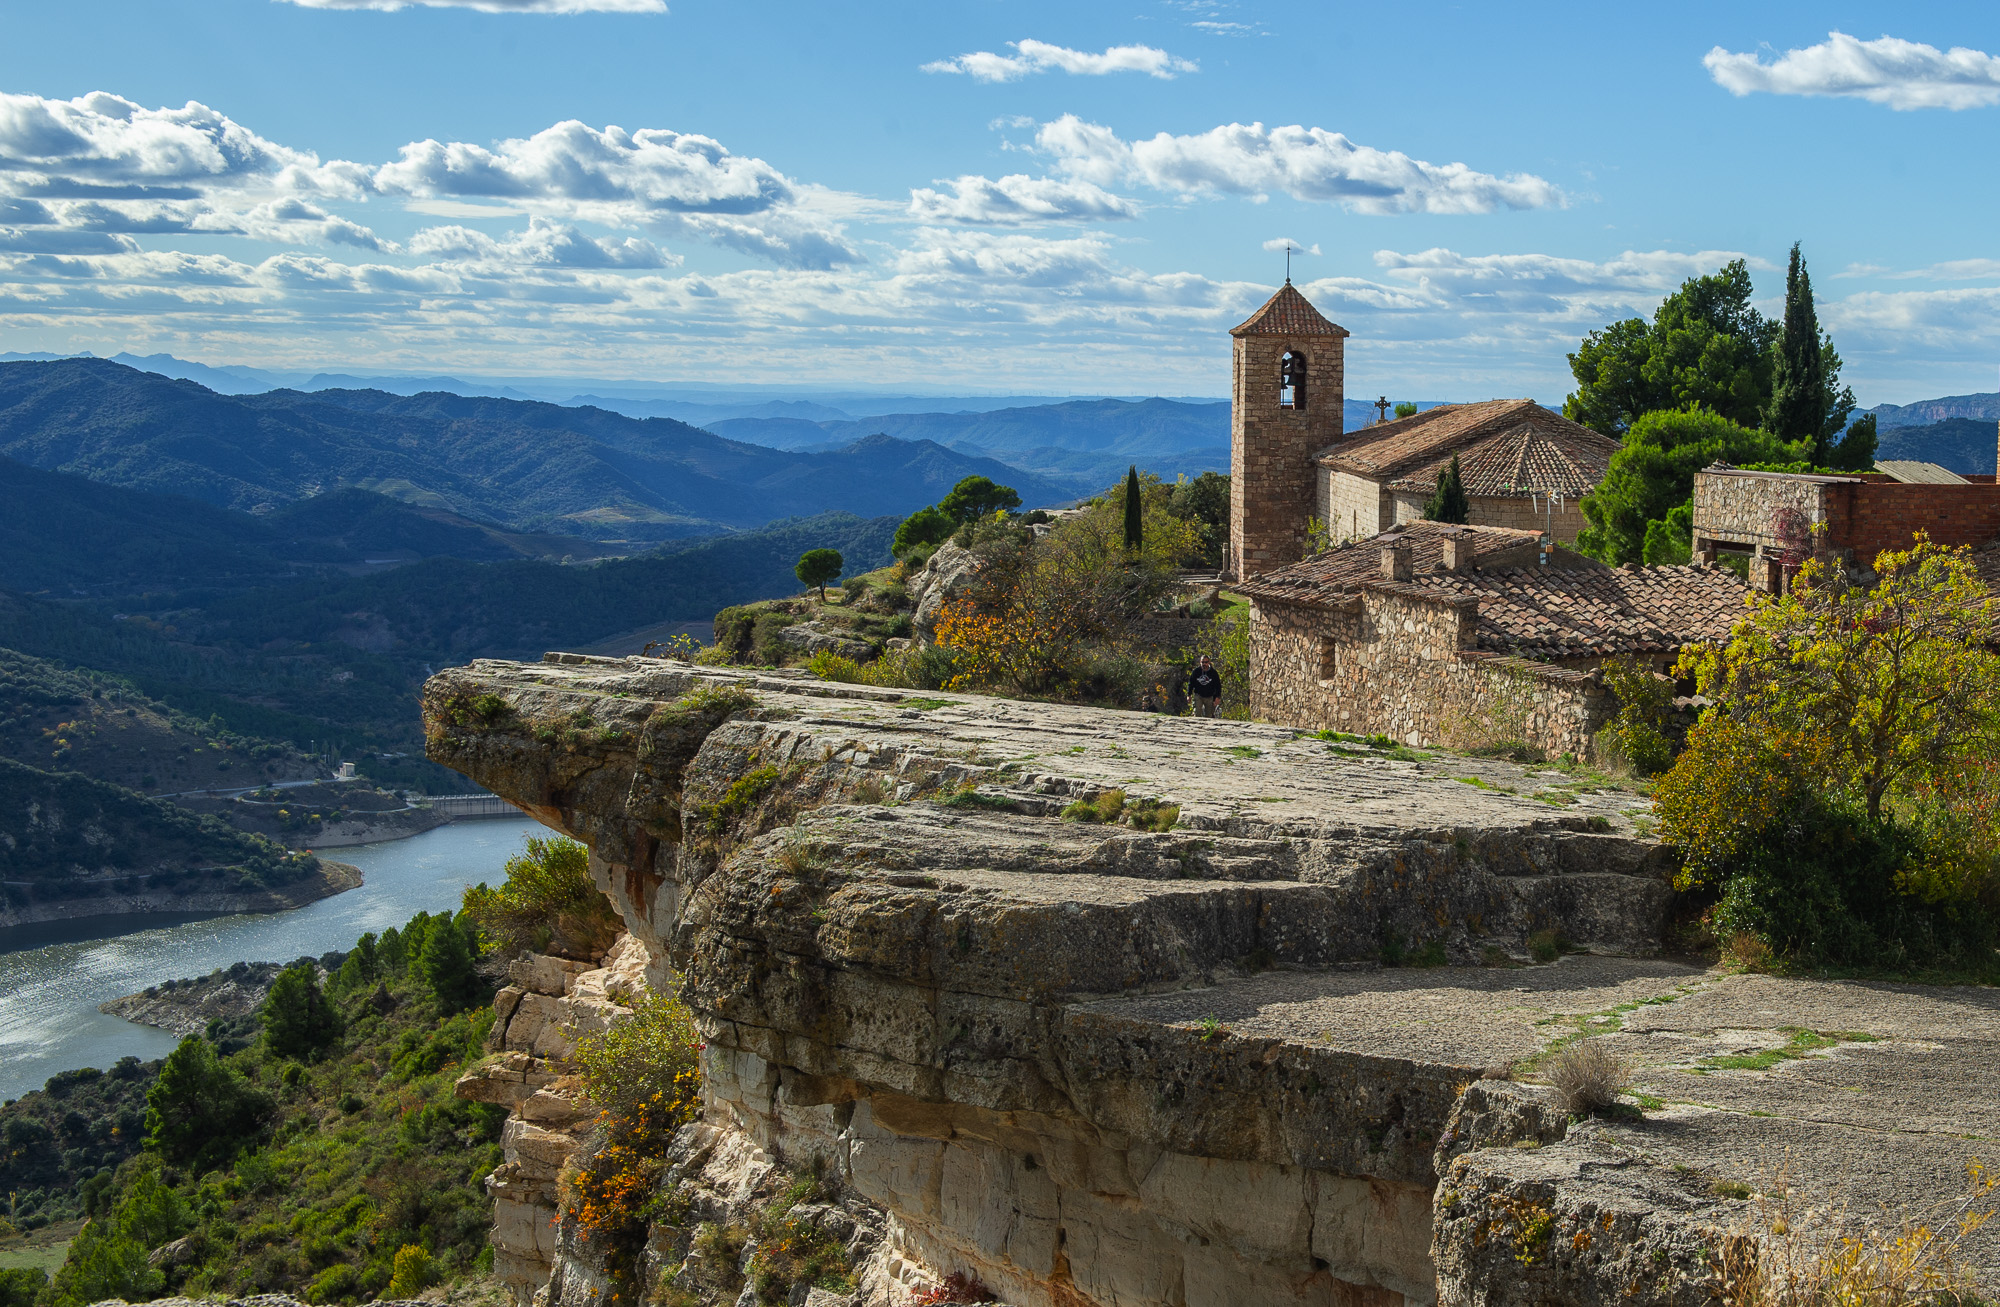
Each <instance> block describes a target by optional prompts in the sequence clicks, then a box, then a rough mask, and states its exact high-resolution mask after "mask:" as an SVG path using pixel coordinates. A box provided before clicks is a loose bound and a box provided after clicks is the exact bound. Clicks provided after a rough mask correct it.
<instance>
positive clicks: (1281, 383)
mask: <svg viewBox="0 0 2000 1307" xmlns="http://www.w3.org/2000/svg"><path fill="white" fill-rule="evenodd" d="M1278 407H1279V408H1289V409H1297V410H1298V411H1300V412H1304V411H1305V407H1306V356H1305V355H1303V354H1301V353H1299V352H1298V351H1297V350H1295V349H1288V350H1286V351H1285V354H1284V357H1283V358H1281V359H1279V360H1278Z"/></svg>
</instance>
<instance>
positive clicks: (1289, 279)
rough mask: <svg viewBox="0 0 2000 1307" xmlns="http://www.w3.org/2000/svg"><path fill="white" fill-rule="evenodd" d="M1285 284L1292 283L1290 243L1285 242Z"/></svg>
mask: <svg viewBox="0 0 2000 1307" xmlns="http://www.w3.org/2000/svg"><path fill="white" fill-rule="evenodd" d="M1285 284H1286V285H1287V286H1289V285H1291V284H1292V243H1291V242H1290V241H1286V242H1285Z"/></svg>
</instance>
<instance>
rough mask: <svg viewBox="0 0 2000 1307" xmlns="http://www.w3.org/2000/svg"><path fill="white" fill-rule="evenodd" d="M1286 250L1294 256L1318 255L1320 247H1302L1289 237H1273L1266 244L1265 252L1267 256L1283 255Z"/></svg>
mask: <svg viewBox="0 0 2000 1307" xmlns="http://www.w3.org/2000/svg"><path fill="white" fill-rule="evenodd" d="M1286 250H1290V251H1291V252H1292V253H1294V254H1318V253H1319V246H1317V245H1301V244H1299V242H1297V241H1295V240H1293V239H1292V238H1291V237H1289V236H1273V237H1272V238H1271V239H1270V240H1267V241H1265V242H1264V252H1265V253H1266V254H1283V253H1284V252H1285V251H1286Z"/></svg>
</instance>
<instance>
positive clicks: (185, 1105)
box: [146, 1035, 275, 1173]
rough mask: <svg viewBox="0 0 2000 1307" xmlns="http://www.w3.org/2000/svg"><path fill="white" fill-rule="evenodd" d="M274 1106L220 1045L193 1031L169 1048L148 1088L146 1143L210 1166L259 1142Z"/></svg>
mask: <svg viewBox="0 0 2000 1307" xmlns="http://www.w3.org/2000/svg"><path fill="white" fill-rule="evenodd" d="M274 1106H275V1105H274V1104H273V1103H272V1102H271V1100H270V1098H269V1097H268V1096H266V1095H265V1094H262V1093H260V1092H258V1091H257V1090H255V1089H252V1088H251V1087H250V1086H249V1085H248V1084H246V1083H245V1082H244V1080H243V1077H242V1076H239V1075H237V1074H236V1071H235V1069H234V1068H233V1067H231V1066H230V1065H229V1064H228V1063H227V1062H225V1061H223V1060H222V1059H221V1058H219V1057H217V1056H216V1055H215V1046H214V1045H212V1044H210V1043H209V1042H208V1041H207V1040H205V1039H203V1038H202V1037H201V1036H200V1035H189V1036H188V1037H187V1038H186V1039H183V1040H182V1041H181V1042H180V1046H179V1047H178V1048H176V1049H174V1051H173V1052H171V1053H169V1054H167V1060H166V1063H165V1064H164V1065H163V1066H161V1068H160V1078H159V1079H158V1080H155V1081H154V1082H153V1087H152V1088H151V1089H150V1090H148V1091H147V1093H146V1146H147V1147H148V1148H151V1149H153V1150H155V1151H156V1152H158V1153H159V1154H160V1156H161V1157H164V1158H165V1159H166V1160H167V1161H169V1162H172V1163H174V1164H176V1165H180V1164H185V1163H193V1164H195V1169H196V1171H197V1173H199V1172H201V1171H206V1170H208V1169H210V1168H211V1167H213V1166H216V1165H219V1164H221V1163H223V1162H226V1161H228V1160H229V1159H230V1158H232V1157H234V1156H236V1153H237V1151H238V1150H239V1149H241V1148H244V1147H247V1146H249V1145H251V1144H254V1143H255V1142H256V1141H257V1137H258V1135H259V1134H260V1133H261V1132H262V1130H263V1127H264V1123H265V1122H266V1121H267V1120H268V1119H269V1118H270V1116H271V1113H272V1110H273V1108H274Z"/></svg>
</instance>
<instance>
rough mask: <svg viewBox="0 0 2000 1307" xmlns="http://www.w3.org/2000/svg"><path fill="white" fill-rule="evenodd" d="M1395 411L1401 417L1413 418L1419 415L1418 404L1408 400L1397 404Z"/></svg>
mask: <svg viewBox="0 0 2000 1307" xmlns="http://www.w3.org/2000/svg"><path fill="white" fill-rule="evenodd" d="M1395 412H1396V416H1397V417H1399V418H1413V417H1415V416H1416V415H1417V406H1416V405H1415V404H1411V403H1408V402H1407V401H1406V402H1404V403H1401V404H1398V405H1396V410H1395Z"/></svg>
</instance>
